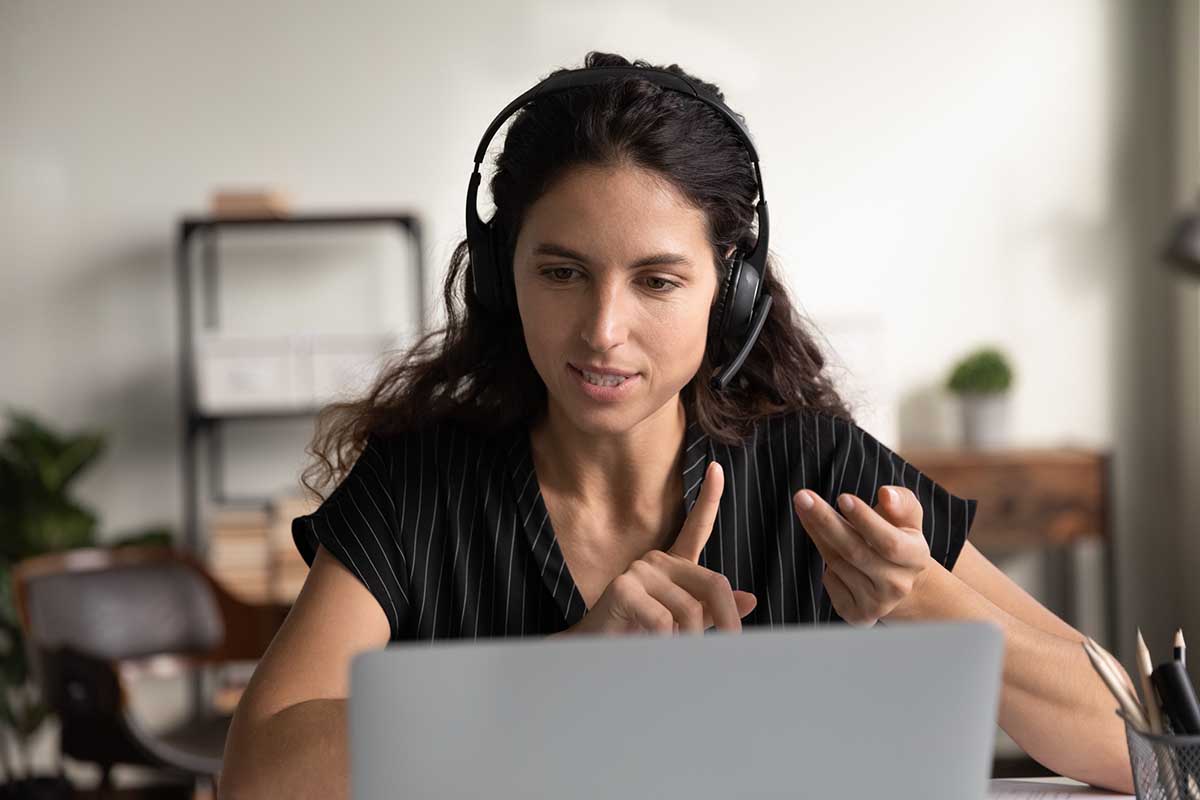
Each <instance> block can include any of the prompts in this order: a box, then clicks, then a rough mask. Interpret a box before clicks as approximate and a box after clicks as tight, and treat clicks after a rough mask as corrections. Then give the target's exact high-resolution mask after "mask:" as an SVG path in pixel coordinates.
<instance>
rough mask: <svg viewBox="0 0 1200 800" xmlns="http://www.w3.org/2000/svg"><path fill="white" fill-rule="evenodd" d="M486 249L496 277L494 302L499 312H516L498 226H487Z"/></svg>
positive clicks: (506, 256)
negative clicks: (489, 253) (489, 254)
mask: <svg viewBox="0 0 1200 800" xmlns="http://www.w3.org/2000/svg"><path fill="white" fill-rule="evenodd" d="M488 249H489V251H490V252H491V260H492V271H493V273H494V274H495V276H496V282H495V285H496V302H497V307H498V309H499V310H500V311H502V312H505V313H508V312H511V311H516V309H517V296H516V291H515V287H514V284H513V271H512V266H511V265H510V264H509V263H508V255H507V252H506V250H505V243H504V237H503V236H502V235H501V234H500V229H499V226H496V225H488Z"/></svg>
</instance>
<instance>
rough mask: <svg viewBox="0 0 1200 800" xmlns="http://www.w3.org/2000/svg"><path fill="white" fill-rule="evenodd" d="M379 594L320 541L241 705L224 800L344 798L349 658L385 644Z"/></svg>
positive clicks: (229, 743)
mask: <svg viewBox="0 0 1200 800" xmlns="http://www.w3.org/2000/svg"><path fill="white" fill-rule="evenodd" d="M390 632H391V631H390V627H389V624H388V620H387V616H386V615H385V614H384V612H383V609H382V608H381V607H380V605H379V602H378V601H377V600H376V599H375V597H374V596H373V595H372V594H371V593H370V591H369V590H368V589H367V588H366V587H365V586H363V585H362V583H361V582H360V581H359V580H358V578H356V577H355V576H354V575H353V574H352V573H351V572H350V571H349V570H347V569H346V568H345V567H343V566H342V564H341V563H340V562H339V561H338V560H337V559H336V558H334V557H333V556H332V555H330V554H329V552H328V551H326V550H325V548H324V547H320V548H318V550H317V555H316V557H315V558H314V559H313V564H312V569H311V570H310V571H309V574H308V578H307V579H306V580H305V581H304V587H303V588H302V589H301V591H300V594H299V596H298V597H297V598H296V602H295V604H294V605H293V607H292V610H291V612H290V613H289V614H288V616H287V619H286V620H285V621H284V623H283V625H282V626H281V627H280V629H279V632H278V633H277V634H276V635H275V638H274V639H273V640H272V642H271V646H270V647H269V648H267V652H266V653H265V654H264V655H263V658H262V660H261V661H260V662H259V663H258V666H257V667H256V668H255V670H254V675H253V676H252V677H251V679H250V683H249V685H248V686H247V687H246V692H245V694H243V695H242V699H241V702H239V703H238V708H237V712H236V713H235V714H234V717H233V723H232V724H231V726H230V728H229V736H228V738H227V739H226V741H225V758H224V762H223V769H222V774H221V778H220V782H219V795H220V797H221V799H222V800H243V799H246V800H254V798H260V797H262V798H266V797H289V798H291V797H295V798H304V797H319V798H339V797H348V796H349V785H350V780H349V774H350V760H349V750H348V746H347V731H346V696H347V694H348V689H349V670H350V660H351V658H352V657H353V656H354V655H355V654H356V653H359V652H361V651H363V650H372V649H378V648H381V647H384V646H386V645H387V642H388V639H389V638H390Z"/></svg>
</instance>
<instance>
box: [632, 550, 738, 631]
mask: <svg viewBox="0 0 1200 800" xmlns="http://www.w3.org/2000/svg"><path fill="white" fill-rule="evenodd" d="M642 560H644V561H645V562H646V563H648V564H649V565H650V566H652V567H654V568H655V569H657V570H660V571H662V572H663V573H664V574H665V575H666V576H667V577H668V578H669V579H670V580H671V581H672V582H673V583H675V584H678V585H679V586H682V587H683V588H684V589H685V590H687V592H688V593H689V594H690V595H691V596H692V597H695V598H696V599H698V600H700V602H701V603H703V605H704V607H705V609H706V610H707V611H708V613H709V614H710V615H711V617H712V620H713V624H714V625H716V626H717V628H718V629H719V630H727V631H740V630H741V629H742V615H741V614H740V613H739V612H738V606H737V602H736V600H735V599H734V596H733V587H732V586H731V585H730V583H729V579H728V578H726V577H725V576H724V575H722V574H721V573H719V572H713V571H712V570H710V569H705V568H704V567H702V566H700V565H699V564H694V563H692V562H691V561H688V560H687V559H686V558H683V557H682V556H678V555H673V554H671V553H664V552H663V551H661V550H652V551H650V552H649V553H647V554H646V555H645V556H643V557H642Z"/></svg>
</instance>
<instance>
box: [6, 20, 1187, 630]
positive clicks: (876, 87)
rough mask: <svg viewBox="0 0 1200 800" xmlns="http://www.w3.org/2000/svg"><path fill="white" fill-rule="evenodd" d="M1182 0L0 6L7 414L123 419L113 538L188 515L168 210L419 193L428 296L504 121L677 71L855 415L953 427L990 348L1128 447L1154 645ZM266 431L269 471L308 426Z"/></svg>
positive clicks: (1059, 406) (1130, 614) (1109, 443)
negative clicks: (848, 322)
mask: <svg viewBox="0 0 1200 800" xmlns="http://www.w3.org/2000/svg"><path fill="white" fill-rule="evenodd" d="M1168 11H1169V6H1168V4H1166V3H1165V2H1145V3H1124V2H1119V0H1109V1H1107V2H1100V1H1099V0H1074V1H1068V0H1062V1H1060V2H1055V3H1033V2H1027V3H991V4H983V3H969V4H968V3H961V2H958V1H957V0H926V1H925V2H868V1H867V0H855V1H853V2H838V3H816V2H807V3H783V2H779V3H773V4H772V3H767V4H759V5H757V6H755V7H754V13H753V14H750V13H745V12H743V11H733V10H731V8H730V7H729V6H728V5H727V4H716V3H712V4H702V3H696V2H690V1H689V2H683V0H662V1H660V2H657V3H642V2H638V3H633V2H610V3H586V2H570V3H566V2H533V1H532V0H524V1H523V2H511V3H504V4H483V3H464V2H444V3H437V4H432V5H417V4H406V5H402V4H397V3H383V2H380V3H368V2H358V3H353V4H333V3H325V4H321V3H315V2H309V3H287V4H284V3H267V2H257V3H233V2H228V3H221V4H217V3H183V2H174V3H119V2H105V3H86V4H85V3H75V2H58V1H54V0H50V1H45V2H14V0H3V2H0V247H2V251H0V255H2V258H3V261H2V263H0V331H2V335H0V364H3V367H4V369H3V373H0V375H2V377H0V405H2V404H12V405H16V406H20V407H26V408H32V409H35V410H38V411H40V412H41V413H42V414H44V415H45V416H46V417H47V418H49V419H51V420H54V421H55V422H57V423H59V424H62V425H65V426H101V427H104V428H106V429H108V430H109V431H111V433H112V448H111V451H110V453H109V455H108V456H107V457H106V459H105V461H104V462H103V464H102V465H101V466H100V467H99V468H98V469H96V470H95V472H94V473H93V474H92V475H90V476H89V477H88V478H87V479H86V480H85V481H84V483H83V485H82V494H83V495H84V496H85V497H86V499H88V500H89V501H91V502H93V503H94V504H95V505H96V507H97V508H98V510H99V511H100V512H101V514H102V516H103V519H104V522H105V526H106V528H107V529H109V530H116V529H123V528H128V527H131V526H136V525H140V524H143V523H149V522H155V521H166V522H175V521H176V520H177V519H178V514H179V509H180V491H179V475H178V449H177V442H178V430H179V424H180V421H179V415H178V393H177V375H176V368H177V363H176V348H177V337H176V313H175V305H174V294H173V275H172V263H171V247H172V237H173V234H174V224H175V222H176V220H177V218H178V217H179V216H180V215H181V214H182V213H185V212H199V211H203V209H204V206H205V203H206V198H207V193H208V192H209V191H210V189H212V188H213V187H214V186H218V185H222V184H228V183H233V184H245V183H255V182H268V183H272V184H278V185H282V186H284V187H286V188H288V189H290V190H292V191H293V192H294V193H295V195H296V196H297V202H298V205H300V206H301V207H303V208H306V209H318V210H325V209H339V208H344V209H357V208H363V207H373V206H379V207H400V208H409V209H412V210H413V211H415V212H416V213H418V214H420V215H421V216H422V217H423V218H424V219H425V221H426V223H427V224H426V231H427V233H428V236H429V238H428V242H427V258H428V263H429V264H430V265H431V275H430V278H429V280H428V281H427V284H426V287H425V291H426V293H427V298H428V300H429V302H430V304H431V305H432V304H435V303H436V301H437V299H438V291H439V289H440V281H441V277H442V274H443V270H444V268H445V264H446V261H447V259H448V256H449V253H450V251H451V249H452V248H453V246H454V244H455V243H456V242H457V241H458V239H459V238H460V237H461V235H462V225H463V196H464V189H465V185H466V180H467V177H468V175H469V173H470V166H471V163H470V156H471V153H472V152H473V150H474V148H475V147H476V145H477V144H478V139H479V136H480V135H481V133H482V131H483V128H484V127H485V126H486V124H487V123H488V122H489V121H490V120H491V118H492V116H493V115H494V114H495V113H496V111H497V110H498V109H499V108H501V107H502V106H503V105H504V104H505V103H507V102H508V101H509V100H510V99H511V98H512V97H514V96H516V95H517V94H519V93H520V92H521V91H523V90H524V89H526V88H528V87H529V86H530V85H532V84H533V83H535V82H536V81H537V80H538V79H539V78H541V77H542V76H544V75H545V74H546V73H548V72H550V71H551V70H552V69H554V68H556V67H560V66H572V65H577V64H578V63H579V62H580V61H581V59H582V58H583V56H584V54H585V53H586V52H587V51H588V50H589V49H602V50H603V49H608V50H614V51H617V52H620V53H623V54H626V55H628V56H631V57H641V58H645V59H647V60H650V61H652V62H655V63H664V64H666V63H671V62H678V63H680V64H681V65H683V66H684V67H685V68H686V69H688V70H690V71H693V72H695V73H697V74H699V75H700V76H701V77H703V78H705V79H707V80H710V81H714V82H716V83H718V84H719V85H721V87H722V88H723V89H724V90H725V93H726V98H727V100H728V102H729V103H730V104H731V105H732V106H733V107H734V108H735V109H738V110H739V111H741V112H742V113H744V114H745V115H746V117H747V120H748V124H749V126H750V129H751V131H752V132H753V133H754V135H755V138H756V142H757V145H758V149H759V152H760V154H761V158H762V167H763V171H764V181H765V185H766V190H767V195H768V198H769V200H770V205H771V212H772V220H773V224H772V229H773V230H772V233H773V234H774V235H773V237H772V247H773V250H774V251H775V252H776V253H777V254H778V256H779V257H780V259H781V262H782V263H783V264H784V265H785V268H786V270H787V274H788V280H789V282H790V285H791V286H792V288H793V290H794V293H795V295H796V296H797V298H798V299H799V300H800V301H801V303H802V305H803V307H804V308H805V309H806V310H807V311H809V312H810V313H811V314H813V315H814V316H815V317H816V318H818V319H819V320H820V319H828V320H830V324H831V328H832V326H833V323H834V321H836V320H837V319H839V318H841V317H843V316H844V315H847V314H858V315H866V319H867V320H868V322H870V324H872V325H875V326H877V327H878V329H880V330H881V331H882V332H883V333H882V343H881V346H880V348H879V349H878V350H876V351H875V352H876V354H877V358H878V364H879V365H880V370H881V371H880V373H879V374H878V375H876V374H874V373H872V374H869V375H859V376H858V379H857V383H856V385H858V386H862V385H869V386H870V387H871V389H870V391H869V392H868V393H867V396H865V397H864V398H863V399H864V401H866V403H868V404H869V405H868V406H866V407H865V410H864V414H863V420H864V422H865V426H866V427H867V428H868V429H870V430H873V431H875V432H877V433H878V434H879V435H880V437H881V438H883V439H884V440H885V441H892V442H894V443H895V444H897V445H900V444H910V443H918V442H927V441H933V442H939V441H945V440H946V439H947V437H948V435H949V431H951V430H952V428H951V427H950V423H949V422H948V420H949V419H950V418H949V417H947V416H946V414H947V412H948V411H950V410H952V409H951V408H948V407H947V406H946V404H945V402H944V398H943V397H942V396H941V395H940V393H939V391H938V390H937V386H938V384H939V383H940V382H941V381H942V379H943V378H944V377H945V375H946V373H947V371H948V369H949V366H950V363H951V361H952V359H954V358H956V357H957V356H959V355H961V354H962V353H964V352H965V351H967V350H968V349H970V348H972V347H974V346H976V345H977V344H981V343H985V342H986V343H997V344H999V345H1001V346H1002V347H1004V348H1005V349H1006V350H1007V351H1008V352H1009V353H1011V354H1012V356H1013V357H1014V359H1015V362H1016V369H1017V382H1016V385H1015V387H1014V392H1013V401H1014V406H1013V419H1012V422H1013V432H1014V436H1015V438H1016V439H1017V440H1018V441H1019V442H1020V443H1022V444H1030V445H1054V444H1065V443H1080V444H1086V445H1093V446H1100V447H1116V448H1117V449H1118V453H1117V464H1118V470H1117V472H1118V486H1117V496H1116V520H1117V523H1118V530H1117V533H1118V536H1119V538H1120V541H1121V559H1122V564H1123V567H1122V568H1123V572H1124V577H1125V578H1126V581H1125V583H1124V584H1123V587H1122V599H1123V603H1124V606H1125V608H1126V617H1125V619H1126V622H1127V623H1128V626H1132V625H1133V624H1134V623H1135V622H1137V623H1140V624H1142V625H1143V626H1144V627H1146V626H1148V622H1147V620H1148V617H1149V616H1151V615H1153V616H1154V617H1155V618H1157V619H1159V620H1161V621H1162V627H1163V628H1164V629H1165V628H1166V627H1171V628H1172V629H1173V627H1174V626H1173V624H1170V622H1169V620H1170V619H1172V618H1173V614H1172V610H1171V609H1170V608H1169V607H1168V605H1167V604H1168V603H1169V600H1166V599H1161V600H1160V599H1157V598H1156V597H1152V596H1151V595H1150V594H1149V593H1148V592H1147V591H1145V587H1147V586H1151V585H1159V584H1160V581H1159V578H1160V573H1161V572H1162V571H1163V566H1162V565H1164V564H1165V563H1167V562H1166V561H1164V560H1162V559H1163V558H1164V557H1165V556H1166V555H1167V554H1168V553H1169V552H1170V550H1169V548H1170V547H1171V544H1170V542H1172V541H1173V539H1172V537H1173V536H1174V535H1175V526H1174V525H1173V524H1172V523H1171V520H1168V519H1164V518H1161V517H1158V516H1156V514H1157V513H1158V512H1155V511H1154V508H1155V506H1156V505H1160V503H1157V502H1156V497H1157V496H1156V495H1155V494H1154V486H1155V483H1154V481H1155V480H1156V478H1155V476H1156V475H1157V474H1160V473H1161V471H1162V470H1163V469H1164V468H1165V463H1164V462H1163V461H1162V459H1163V458H1164V456H1163V454H1162V453H1163V450H1162V448H1160V447H1159V445H1160V444H1163V443H1166V442H1167V441H1168V439H1169V435H1168V433H1167V430H1166V427H1165V425H1164V420H1165V419H1167V418H1168V417H1166V416H1164V415H1163V414H1160V413H1159V412H1160V411H1161V410H1162V409H1163V408H1165V407H1166V405H1167V403H1168V398H1169V397H1170V396H1173V395H1170V394H1169V393H1170V392H1171V391H1173V390H1172V388H1171V383H1170V380H1171V378H1170V375H1169V374H1168V373H1170V372H1172V371H1173V370H1171V369H1169V368H1168V367H1167V366H1164V365H1165V364H1166V363H1167V362H1165V361H1162V360H1161V358H1160V356H1159V354H1160V353H1162V352H1164V351H1163V349H1162V348H1163V343H1164V342H1165V341H1167V340H1168V339H1169V336H1170V330H1169V329H1168V328H1167V327H1166V324H1165V322H1164V321H1163V320H1162V319H1160V318H1159V317H1158V316H1157V315H1158V306H1157V305H1156V302H1158V301H1161V300H1163V299H1164V298H1167V297H1168V295H1167V294H1166V290H1165V289H1164V288H1163V285H1164V283H1163V282H1164V281H1165V280H1166V279H1165V278H1164V277H1163V276H1162V275H1160V273H1161V272H1162V271H1161V269H1159V268H1158V267H1157V266H1156V264H1155V263H1154V262H1153V258H1152V250H1153V247H1154V244H1155V242H1156V240H1157V237H1158V236H1159V235H1160V234H1161V232H1162V229H1163V227H1164V226H1165V221H1166V219H1167V217H1168V211H1169V208H1170V204H1171V200H1172V194H1171V192H1172V191H1173V190H1172V184H1171V178H1170V176H1169V175H1168V172H1167V168H1168V163H1167V162H1168V161H1169V156H1168V153H1169V151H1170V143H1169V139H1170V137H1169V134H1170V129H1169V123H1168V117H1169V102H1168V100H1169V95H1170V89H1169V88H1168V86H1169V76H1170V59H1169V52H1170V47H1169V44H1170V42H1171V34H1170V28H1169V20H1168V18H1167V12H1168ZM483 208H484V209H485V216H486V213H487V208H488V206H487V202H486V201H485V203H484V205H483ZM371 268H377V267H371ZM260 291H262V292H263V293H264V294H263V297H262V300H263V302H264V303H267V302H269V301H271V300H277V299H278V297H276V296H274V295H273V294H272V290H270V289H260ZM342 310H343V312H345V313H348V314H351V315H352V314H353V308H347V307H345V306H343V308H342ZM1193 380H1194V373H1193ZM850 388H853V387H850ZM872 409H873V410H872ZM285 428H286V429H285V430H282V431H281V432H280V433H279V439H280V442H282V443H281V444H279V443H277V445H276V446H279V447H282V448H284V449H283V451H282V455H281V458H282V459H283V463H284V464H285V466H286V467H287V469H286V470H285V473H284V481H285V482H287V481H289V480H291V478H292V477H293V476H294V472H295V469H298V468H299V466H300V465H301V464H302V462H303V456H302V452H301V449H302V447H303V445H304V443H305V442H306V434H307V428H306V426H304V425H299V426H295V425H293V426H291V427H287V426H285ZM252 436H253V434H252V432H250V431H242V432H240V433H239V438H240V440H241V441H242V442H243V443H244V444H246V446H247V449H258V448H257V445H256V444H254V443H255V441H256V440H255V439H254V438H252ZM252 445H253V446H252ZM288 459H291V460H290V461H289V460H288ZM262 469H266V467H265V466H264V467H262ZM256 477H261V470H260V468H259V467H255V468H254V469H252V470H250V474H243V475H242V476H241V477H239V478H238V480H239V481H241V480H244V481H246V482H251V481H253V480H254V479H255V478H256ZM272 480H275V478H272ZM1158 499H1161V498H1158ZM1128 626H1127V627H1128ZM1151 627H1152V625H1151Z"/></svg>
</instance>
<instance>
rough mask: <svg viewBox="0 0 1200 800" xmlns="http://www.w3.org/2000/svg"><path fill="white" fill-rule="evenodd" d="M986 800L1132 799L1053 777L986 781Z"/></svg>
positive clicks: (1071, 780) (1068, 779)
mask: <svg viewBox="0 0 1200 800" xmlns="http://www.w3.org/2000/svg"><path fill="white" fill-rule="evenodd" d="M987 796H988V800H992V799H993V798H1003V800H1021V798H1025V797H1030V798H1034V797H1036V798H1041V800H1057V798H1067V799H1068V800H1085V798H1101V797H1106V798H1110V799H1111V798H1132V797H1133V795H1131V794H1117V793H1116V792H1106V791H1102V790H1100V789H1097V788H1095V787H1094V786H1088V785H1087V784H1086V783H1081V782H1079V781H1077V780H1074V779H1072V778H1063V777H1058V776H1055V777H1053V778H1004V779H1001V780H993V781H988V793H987Z"/></svg>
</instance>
